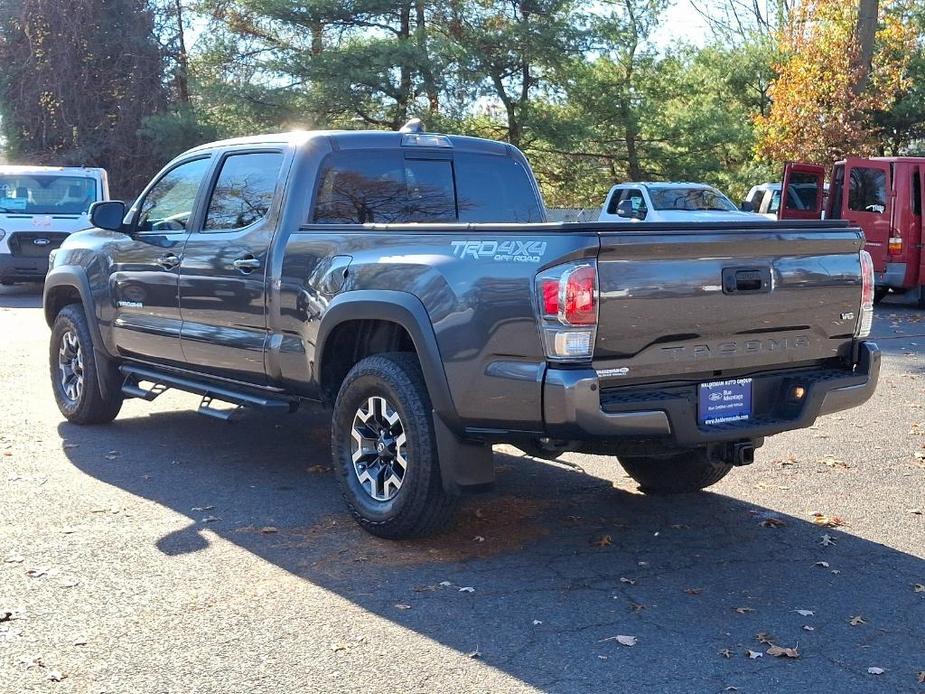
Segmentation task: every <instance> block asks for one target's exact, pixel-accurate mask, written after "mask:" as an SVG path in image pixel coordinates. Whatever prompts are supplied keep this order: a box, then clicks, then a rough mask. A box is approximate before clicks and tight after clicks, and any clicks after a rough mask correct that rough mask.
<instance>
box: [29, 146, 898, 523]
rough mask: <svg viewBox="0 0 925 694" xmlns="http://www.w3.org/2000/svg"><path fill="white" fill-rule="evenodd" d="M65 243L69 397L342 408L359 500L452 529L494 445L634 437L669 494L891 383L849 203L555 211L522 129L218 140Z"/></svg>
mask: <svg viewBox="0 0 925 694" xmlns="http://www.w3.org/2000/svg"><path fill="white" fill-rule="evenodd" d="M91 220H92V223H93V224H94V226H95V228H93V229H89V230H86V231H83V232H80V233H77V234H74V235H72V236H70V237H69V238H68V239H67V240H66V241H65V242H64V244H63V245H62V246H61V248H60V249H59V250H57V251H56V252H55V253H54V255H53V257H52V259H51V269H50V271H49V273H48V278H47V280H46V283H45V294H44V311H45V317H46V319H47V321H48V325H49V326H50V327H51V329H52V333H51V345H50V366H51V381H52V386H53V390H54V395H55V398H56V400H57V403H58V405H59V407H60V409H61V412H62V413H63V415H64V416H65V417H66V418H67V419H68V420H70V421H72V422H76V423H79V424H101V423H105V422H108V421H111V420H112V419H113V418H114V417H116V415H117V414H118V412H119V409H120V407H121V406H122V402H123V399H125V398H131V397H134V398H141V399H145V400H153V399H154V398H155V397H157V396H158V395H159V394H160V393H162V392H163V391H164V390H166V389H168V388H176V389H180V390H184V391H188V392H191V393H195V394H198V395H200V396H201V397H202V401H201V405H200V411H201V412H202V413H204V414H211V415H215V416H217V417H228V416H229V412H233V411H234V410H233V409H232V410H229V409H228V408H224V409H221V408H217V407H215V402H216V401H221V402H225V403H230V404H232V405H238V406H255V407H263V408H271V409H274V410H278V411H280V412H289V411H292V410H294V409H295V408H296V407H298V406H299V405H300V404H301V403H303V402H305V401H316V402H321V403H325V404H326V405H328V406H330V407H332V408H333V414H332V427H331V444H332V453H333V462H334V467H335V470H336V472H337V476H338V479H339V483H340V487H341V489H342V491H343V495H344V498H345V500H346V502H347V504H348V506H349V508H350V510H351V512H352V513H353V515H354V517H355V518H356V519H357V521H358V522H359V523H360V524H361V525H362V526H363V527H364V528H366V529H367V530H369V531H370V532H372V533H375V534H376V535H380V536H383V537H390V538H402V537H412V536H420V535H424V534H428V533H431V532H434V531H435V530H437V529H439V528H440V527H441V526H443V525H444V524H446V523H447V522H448V521H449V520H450V518H451V517H452V513H453V509H454V506H455V503H456V500H457V499H458V497H459V496H460V494H461V493H462V492H465V491H473V490H479V489H484V488H486V487H487V486H489V485H490V484H491V483H492V482H493V479H494V469H493V463H492V450H491V446H492V444H494V443H498V442H506V443H511V444H513V445H515V446H518V447H520V448H522V449H523V450H525V451H527V452H529V453H531V454H534V455H538V456H541V457H549V458H552V457H555V456H557V455H559V454H561V453H562V452H563V451H566V450H587V451H592V452H596V453H601V454H607V455H614V456H616V457H618V458H619V461H620V463H621V464H622V465H623V467H624V468H625V469H626V471H627V472H628V473H629V474H630V475H631V476H632V477H633V478H635V479H636V480H637V481H638V482H639V484H640V487H641V488H642V489H643V490H644V491H646V492H651V493H676V492H690V491H695V490H699V489H702V488H704V487H707V486H709V485H711V484H713V483H715V482H717V481H718V480H719V479H721V478H722V477H723V476H724V475H725V474H726V473H727V472H729V470H730V469H731V468H732V467H733V466H736V465H744V464H747V463H751V462H752V461H753V459H754V451H755V449H756V448H758V447H759V446H760V445H761V444H762V442H763V440H764V437H766V436H768V435H770V434H776V433H778V432H782V431H786V430H789V429H796V428H799V427H806V426H809V425H810V424H812V423H813V421H814V420H815V419H816V417H818V416H819V415H822V414H827V413H831V412H836V411H838V410H843V409H846V408H849V407H853V406H855V405H859V404H861V403H863V402H864V401H865V400H867V399H868V398H869V397H870V396H871V393H872V392H873V390H874V388H875V386H876V382H877V377H878V373H879V364H880V353H879V350H878V349H877V346H876V345H875V344H873V343H871V342H867V341H864V338H865V337H867V335H868V334H869V331H870V325H871V319H872V298H873V297H872V292H873V275H872V266H871V262H870V256H868V255H867V253H866V252H865V251H864V250H863V237H862V234H861V233H860V232H859V231H858V230H857V229H855V228H850V227H849V226H847V225H846V224H844V223H841V222H790V223H776V224H768V223H766V222H764V221H762V222H761V223H755V224H750V223H743V222H737V223H731V224H730V223H707V224H690V223H689V224H671V225H665V224H651V225H644V226H633V227H631V228H630V227H627V226H626V225H621V224H608V223H588V224H548V223H545V216H544V208H543V203H542V199H541V197H540V194H539V190H538V188H537V185H536V182H535V181H534V178H533V176H532V173H531V171H530V168H529V165H528V164H527V161H526V160H525V158H524V157H523V155H522V154H521V153H520V152H519V151H518V150H517V149H516V148H514V147H512V146H510V145H508V144H504V143H499V142H493V141H487V140H480V139H474V138H467V137H455V136H445V135H435V134H430V133H423V132H414V131H412V132H399V133H387V132H307V133H291V134H285V135H268V136H263V137H254V138H245V139H237V140H229V141H224V142H217V143H214V144H209V145H204V146H201V147H197V148H195V149H192V150H190V151H188V152H186V153H184V154H183V155H181V156H179V157H177V158H176V159H175V160H174V161H172V162H170V164H168V165H167V166H166V167H165V168H164V169H163V170H162V171H161V172H160V173H159V174H158V175H157V177H156V178H155V179H154V180H153V181H152V182H151V184H150V185H149V186H148V187H147V188H146V189H145V190H144V191H143V192H142V194H141V195H140V196H139V197H138V199H137V200H136V201H135V203H134V204H133V205H132V207H131V209H129V210H128V211H126V209H125V206H124V204H123V203H121V202H115V201H109V202H101V203H97V204H96V205H94V207H93V209H92V211H91Z"/></svg>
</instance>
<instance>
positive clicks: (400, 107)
mask: <svg viewBox="0 0 925 694" xmlns="http://www.w3.org/2000/svg"><path fill="white" fill-rule="evenodd" d="M399 13H400V14H399V17H400V19H399V22H400V26H399V30H398V40H399V42H400V43H401V44H403V45H407V43H408V41H409V39H410V38H411V4H410V3H405V4H404V5H402V6H401V9H400V10H399ZM404 55H407V53H404ZM400 73H401V77H400V79H399V84H398V98H397V99H396V103H395V107H396V108H395V118H394V129H395V130H397V129H398V128H400V127H401V126H402V125H404V124H405V122H407V120H408V107H409V106H410V105H411V66H410V65H409V64H408V62H407V59H403V61H402V64H401V67H400Z"/></svg>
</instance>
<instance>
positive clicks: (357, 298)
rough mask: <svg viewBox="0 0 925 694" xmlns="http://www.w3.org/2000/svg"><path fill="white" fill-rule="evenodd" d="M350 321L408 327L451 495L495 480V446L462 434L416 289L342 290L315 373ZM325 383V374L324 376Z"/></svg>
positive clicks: (321, 337)
mask: <svg viewBox="0 0 925 694" xmlns="http://www.w3.org/2000/svg"><path fill="white" fill-rule="evenodd" d="M349 320H384V321H390V322H392V323H397V324H398V325H400V326H402V327H403V328H404V329H405V330H407V331H408V334H409V335H410V336H411V341H412V342H413V343H414V349H415V350H416V351H417V353H418V360H419V361H420V363H421V371H422V372H423V373H424V382H425V384H426V385H427V391H428V393H429V394H430V401H431V405H432V406H433V418H434V433H435V435H436V439H437V441H436V443H437V455H438V459H439V463H440V476H441V479H442V481H443V488H444V489H445V490H446V492H447V493H448V494H452V495H458V494H461V493H462V492H463V491H470V490H472V491H474V490H478V489H482V488H485V487H487V486H490V485H491V484H492V483H493V482H494V461H493V458H492V450H491V446H490V445H487V444H484V443H478V442H470V441H465V440H463V439H462V438H460V436H459V434H460V433H462V425H461V423H460V422H459V417H458V414H457V412H456V406H455V405H454V404H453V397H452V394H451V393H450V387H449V383H448V382H447V380H446V371H445V370H444V368H443V359H442V357H441V356H440V349H439V347H438V345H437V336H436V334H435V333H434V328H433V323H432V322H431V320H430V315H429V314H428V313H427V309H426V308H425V307H424V304H423V303H421V300H420V299H418V298H417V297H416V296H414V295H413V294H409V293H407V292H401V291H396V290H366V289H360V290H354V291H349V292H344V293H343V294H339V295H337V296H336V297H335V298H334V300H333V301H332V302H331V303H330V305H329V306H328V308H327V310H326V311H325V313H324V317H323V318H322V319H321V326H320V328H319V330H318V337H317V339H316V341H315V360H316V363H315V367H316V368H315V373H316V374H320V373H321V367H322V363H321V360H322V359H323V358H324V349H325V345H326V343H327V339H328V337H329V336H330V334H331V333H332V331H333V330H334V329H335V328H336V327H337V326H338V325H340V324H342V323H344V322H345V321H349ZM319 385H320V376H319Z"/></svg>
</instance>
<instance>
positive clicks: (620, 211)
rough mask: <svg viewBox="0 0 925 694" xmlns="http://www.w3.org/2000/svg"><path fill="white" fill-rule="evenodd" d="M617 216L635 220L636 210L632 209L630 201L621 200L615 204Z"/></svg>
mask: <svg viewBox="0 0 925 694" xmlns="http://www.w3.org/2000/svg"><path fill="white" fill-rule="evenodd" d="M617 216H618V217H625V218H626V219H636V218H637V215H636V210H634V209H633V201H632V200H621V201H620V202H619V203H618V204H617Z"/></svg>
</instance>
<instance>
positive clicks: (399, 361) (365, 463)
mask: <svg viewBox="0 0 925 694" xmlns="http://www.w3.org/2000/svg"><path fill="white" fill-rule="evenodd" d="M331 427H332V432H331V448H332V454H333V457H334V469H335V471H336V472H337V477H338V482H339V483H340V488H341V492H342V494H343V496H344V499H345V501H346V502H347V506H348V507H349V508H350V512H351V513H352V514H353V517H354V518H355V519H356V521H357V522H358V523H359V524H360V525H361V526H362V527H363V528H365V529H366V530H367V531H369V532H370V533H372V534H373V535H378V536H380V537H386V538H390V539H402V538H410V537H422V536H425V535H430V534H433V533H435V532H437V531H438V530H440V529H442V528H443V527H444V526H445V525H446V524H447V523H448V522H449V521H450V520H451V519H452V517H453V512H454V511H455V506H456V503H455V502H456V500H455V498H453V497H451V496H449V495H447V493H446V492H445V491H444V489H443V481H442V479H441V477H440V467H439V464H438V459H437V444H436V436H435V434H434V422H433V415H432V408H431V404H430V397H429V395H428V393H427V387H426V385H425V384H424V377H423V375H422V374H421V367H420V365H419V364H418V360H417V357H416V356H415V355H414V354H408V353H404V352H393V353H387V354H377V355H374V356H371V357H367V358H366V359H363V360H362V361H360V362H359V363H357V364H356V366H354V367H353V368H352V369H351V370H350V373H348V374H347V377H346V378H345V379H344V382H343V384H342V385H341V388H340V392H339V393H338V395H337V400H336V402H335V404H334V416H333V419H332V424H331Z"/></svg>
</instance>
